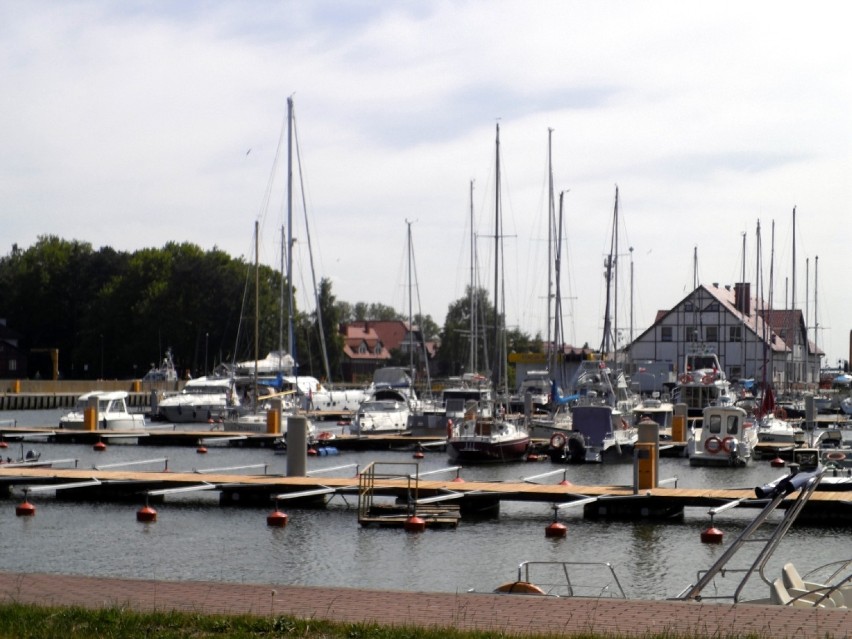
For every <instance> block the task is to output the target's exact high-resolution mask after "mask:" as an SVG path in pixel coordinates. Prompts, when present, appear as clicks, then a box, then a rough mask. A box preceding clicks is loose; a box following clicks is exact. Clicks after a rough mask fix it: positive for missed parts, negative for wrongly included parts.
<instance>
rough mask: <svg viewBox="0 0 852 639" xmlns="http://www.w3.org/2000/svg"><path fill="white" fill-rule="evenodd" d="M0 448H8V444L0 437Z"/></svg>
mask: <svg viewBox="0 0 852 639" xmlns="http://www.w3.org/2000/svg"><path fill="white" fill-rule="evenodd" d="M0 448H9V444H7V443H6V442H4V441H3V440H2V439H0Z"/></svg>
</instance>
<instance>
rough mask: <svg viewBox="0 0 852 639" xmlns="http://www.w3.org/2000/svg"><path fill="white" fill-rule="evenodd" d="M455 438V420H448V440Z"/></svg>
mask: <svg viewBox="0 0 852 639" xmlns="http://www.w3.org/2000/svg"><path fill="white" fill-rule="evenodd" d="M452 437H453V420H452V419H448V420H447V439H452Z"/></svg>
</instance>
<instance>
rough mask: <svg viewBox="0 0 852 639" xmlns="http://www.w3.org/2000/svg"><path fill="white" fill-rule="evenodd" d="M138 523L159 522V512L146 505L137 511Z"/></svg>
mask: <svg viewBox="0 0 852 639" xmlns="http://www.w3.org/2000/svg"><path fill="white" fill-rule="evenodd" d="M136 521H141V522H143V523H150V522H153V521H157V511H156V510H154V509H153V508H151V507H150V506H148V505H147V504H146V505H145V506H142V508H140V509H139V510H137V511H136Z"/></svg>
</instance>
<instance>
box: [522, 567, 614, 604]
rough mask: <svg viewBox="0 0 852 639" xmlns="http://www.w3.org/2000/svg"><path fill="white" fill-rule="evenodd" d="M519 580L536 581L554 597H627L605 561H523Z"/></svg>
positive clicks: (535, 582) (547, 593)
mask: <svg viewBox="0 0 852 639" xmlns="http://www.w3.org/2000/svg"><path fill="white" fill-rule="evenodd" d="M518 581H520V582H525V583H531V584H535V585H536V586H538V588H540V589H541V590H542V591H543V592H544V594H546V595H551V596H556V597H594V598H612V599H626V595H625V594H624V588H622V586H621V582H620V581H619V580H618V575H616V574H615V569H614V568H613V567H612V564H610V563H608V562H588V561H524V562H522V563H521V564H520V565H519V566H518Z"/></svg>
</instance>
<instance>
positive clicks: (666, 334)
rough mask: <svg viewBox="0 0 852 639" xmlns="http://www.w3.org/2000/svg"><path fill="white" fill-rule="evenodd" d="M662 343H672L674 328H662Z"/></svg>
mask: <svg viewBox="0 0 852 639" xmlns="http://www.w3.org/2000/svg"><path fill="white" fill-rule="evenodd" d="M660 341H661V342H671V341H673V340H672V327H671V326H661V327H660Z"/></svg>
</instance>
